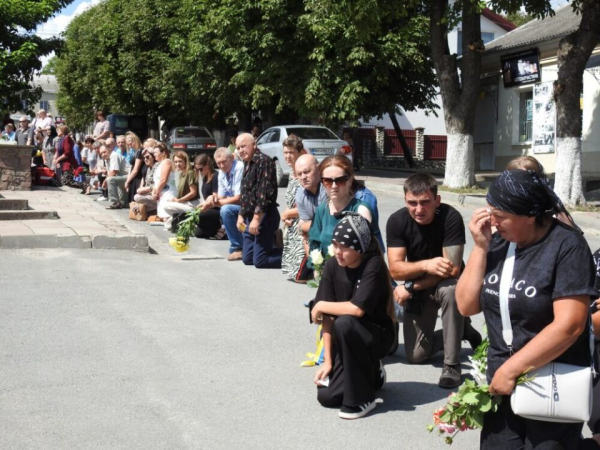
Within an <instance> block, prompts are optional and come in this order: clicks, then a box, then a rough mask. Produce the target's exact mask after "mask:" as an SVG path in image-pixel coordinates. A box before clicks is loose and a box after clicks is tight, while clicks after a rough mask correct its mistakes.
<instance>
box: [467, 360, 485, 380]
mask: <svg viewBox="0 0 600 450" xmlns="http://www.w3.org/2000/svg"><path fill="white" fill-rule="evenodd" d="M469 361H470V362H471V367H473V368H472V369H471V370H470V371H469V373H470V374H471V376H472V377H473V381H475V383H476V384H478V385H479V386H481V385H484V384H488V382H487V377H486V376H485V372H486V370H485V365H484V364H483V362H482V361H474V360H473V358H471V357H470V356H469Z"/></svg>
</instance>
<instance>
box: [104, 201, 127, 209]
mask: <svg viewBox="0 0 600 450" xmlns="http://www.w3.org/2000/svg"><path fill="white" fill-rule="evenodd" d="M105 209H123V205H122V204H121V203H119V202H115V203H113V204H112V205H110V206H107V207H106V208H105Z"/></svg>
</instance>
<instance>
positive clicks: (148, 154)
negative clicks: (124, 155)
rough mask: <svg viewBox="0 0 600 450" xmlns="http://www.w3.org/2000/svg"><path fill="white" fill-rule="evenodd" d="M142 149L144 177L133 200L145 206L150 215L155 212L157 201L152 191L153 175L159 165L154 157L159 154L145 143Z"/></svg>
mask: <svg viewBox="0 0 600 450" xmlns="http://www.w3.org/2000/svg"><path fill="white" fill-rule="evenodd" d="M144 147H145V148H144V150H143V151H142V158H143V160H144V167H145V169H146V170H145V171H144V172H145V175H144V178H142V184H141V186H140V187H139V188H138V190H137V192H136V194H135V196H134V197H133V200H134V201H135V202H137V203H142V204H144V205H146V211H147V212H148V213H150V212H153V211H156V204H157V201H156V199H155V198H154V197H153V196H152V189H154V178H155V176H154V175H155V173H156V170H157V169H158V166H159V164H160V163H159V162H158V161H157V160H156V155H157V154H158V153H159V152H158V149H157V148H155V147H154V146H152V147H149V146H148V147H147V146H146V143H144Z"/></svg>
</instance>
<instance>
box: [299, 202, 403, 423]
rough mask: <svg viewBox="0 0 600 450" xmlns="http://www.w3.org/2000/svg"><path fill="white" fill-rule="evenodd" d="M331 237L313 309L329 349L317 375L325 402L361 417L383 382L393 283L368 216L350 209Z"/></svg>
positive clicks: (391, 333) (351, 416)
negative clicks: (329, 254) (332, 252)
mask: <svg viewBox="0 0 600 450" xmlns="http://www.w3.org/2000/svg"><path fill="white" fill-rule="evenodd" d="M332 241H333V246H334V248H335V257H334V258H331V259H330V260H329V261H327V263H326V264H325V268H324V269H323V277H322V279H321V283H320V285H319V289H318V291H317V296H316V303H315V304H314V306H313V308H312V311H311V319H312V321H313V322H315V323H322V324H323V344H324V350H325V358H324V362H323V364H322V365H321V366H320V368H319V370H318V371H317V373H316V375H315V380H314V381H315V383H316V384H317V386H318V393H317V398H318V400H319V403H321V405H323V406H326V407H341V409H340V413H339V416H340V417H341V418H342V419H358V418H360V417H363V416H365V415H366V414H368V413H369V412H370V411H371V410H372V409H373V408H375V391H376V390H377V389H381V388H382V387H383V385H384V384H385V370H384V368H383V364H382V363H381V359H382V358H383V357H384V356H385V355H386V354H387V352H388V350H389V349H390V347H391V345H392V342H393V340H394V323H393V321H394V320H395V319H393V318H395V314H394V304H393V300H392V290H391V285H392V284H391V280H390V275H389V272H388V269H387V266H386V264H385V262H384V260H383V256H382V254H381V251H380V250H379V245H378V244H377V240H376V239H375V238H374V237H373V233H372V231H371V227H370V225H369V222H368V221H367V219H365V218H364V217H362V216H361V215H359V214H357V213H352V212H346V213H345V217H344V218H343V219H342V220H341V221H340V222H339V223H338V224H337V226H336V227H335V228H334V230H333V239H332ZM327 379H329V384H328V385H326V384H327V382H326V381H325V380H327Z"/></svg>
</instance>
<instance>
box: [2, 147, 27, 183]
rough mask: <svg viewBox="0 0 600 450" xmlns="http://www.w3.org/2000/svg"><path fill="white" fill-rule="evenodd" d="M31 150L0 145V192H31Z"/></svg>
mask: <svg viewBox="0 0 600 450" xmlns="http://www.w3.org/2000/svg"><path fill="white" fill-rule="evenodd" d="M31 149H32V147H31V146H28V145H7V144H0V191H29V190H31Z"/></svg>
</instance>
